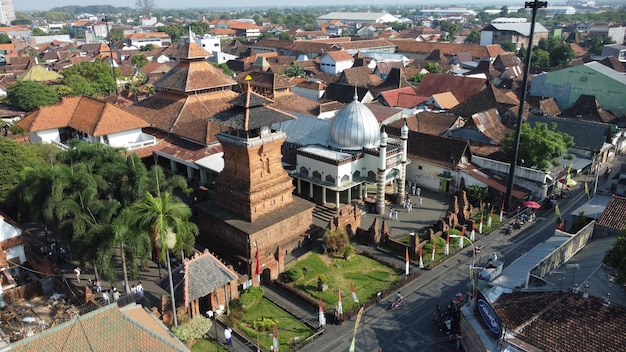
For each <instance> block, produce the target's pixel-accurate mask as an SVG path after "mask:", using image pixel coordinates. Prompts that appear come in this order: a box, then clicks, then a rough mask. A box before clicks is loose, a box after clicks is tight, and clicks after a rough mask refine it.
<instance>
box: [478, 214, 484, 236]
mask: <svg viewBox="0 0 626 352" xmlns="http://www.w3.org/2000/svg"><path fill="white" fill-rule="evenodd" d="M478 233H479V234H481V235H482V234H483V214H482V213H480V224H478Z"/></svg>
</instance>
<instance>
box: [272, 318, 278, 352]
mask: <svg viewBox="0 0 626 352" xmlns="http://www.w3.org/2000/svg"><path fill="white" fill-rule="evenodd" d="M272 344H273V345H274V351H278V330H277V328H276V324H274V338H273V339H272Z"/></svg>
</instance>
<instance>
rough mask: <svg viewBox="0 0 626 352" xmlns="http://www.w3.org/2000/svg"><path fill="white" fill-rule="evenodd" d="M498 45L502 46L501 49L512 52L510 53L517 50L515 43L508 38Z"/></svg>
mask: <svg viewBox="0 0 626 352" xmlns="http://www.w3.org/2000/svg"><path fill="white" fill-rule="evenodd" d="M500 47H501V48H502V50H504V51H508V52H512V53H514V52H515V51H516V50H517V47H516V46H515V44H514V43H513V42H511V41H509V40H507V41H504V42H502V43H500Z"/></svg>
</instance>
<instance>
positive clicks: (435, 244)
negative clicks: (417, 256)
mask: <svg viewBox="0 0 626 352" xmlns="http://www.w3.org/2000/svg"><path fill="white" fill-rule="evenodd" d="M436 248H437V241H433V256H432V258H430V261H432V262H434V261H435V249H436Z"/></svg>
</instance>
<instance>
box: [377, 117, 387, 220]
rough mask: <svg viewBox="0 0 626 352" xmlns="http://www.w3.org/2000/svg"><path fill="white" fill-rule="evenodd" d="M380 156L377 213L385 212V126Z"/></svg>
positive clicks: (381, 136)
mask: <svg viewBox="0 0 626 352" xmlns="http://www.w3.org/2000/svg"><path fill="white" fill-rule="evenodd" d="M379 150H380V156H379V157H378V161H379V163H378V174H377V175H376V213H377V214H384V213H385V181H386V180H385V179H386V178H387V132H385V128H384V127H383V130H382V132H381V133H380V149H379Z"/></svg>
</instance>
